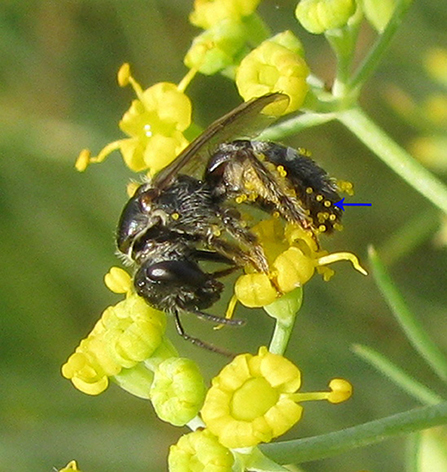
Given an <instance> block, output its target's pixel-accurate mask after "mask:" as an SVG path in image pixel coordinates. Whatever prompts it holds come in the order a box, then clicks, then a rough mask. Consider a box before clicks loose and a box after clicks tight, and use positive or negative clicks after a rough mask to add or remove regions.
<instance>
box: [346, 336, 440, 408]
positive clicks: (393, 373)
mask: <svg viewBox="0 0 447 472" xmlns="http://www.w3.org/2000/svg"><path fill="white" fill-rule="evenodd" d="M352 350H353V351H354V353H355V354H357V355H358V356H359V357H361V358H362V359H363V360H365V361H366V362H368V364H370V365H371V366H373V367H374V368H375V369H376V370H378V371H379V372H381V373H382V374H384V375H385V376H386V377H388V378H389V379H390V380H391V381H392V382H394V383H395V384H396V385H397V386H398V387H400V388H401V389H402V390H404V391H405V392H407V393H408V394H410V395H411V396H412V397H413V398H415V399H416V400H418V401H420V402H421V403H423V404H425V405H436V404H437V403H441V402H442V401H443V398H442V397H440V396H439V395H437V394H436V393H434V392H433V391H432V390H430V389H429V388H427V387H426V386H425V385H424V384H422V383H421V382H418V381H417V380H415V379H414V378H413V377H411V376H410V375H408V374H407V373H406V372H405V371H404V370H403V369H401V368H400V367H398V366H397V365H395V364H393V363H392V362H391V361H390V360H388V359H387V358H386V357H385V356H383V355H382V354H379V353H378V352H377V351H375V350H374V349H371V348H369V347H367V346H362V345H359V344H356V345H354V346H353V349H352Z"/></svg>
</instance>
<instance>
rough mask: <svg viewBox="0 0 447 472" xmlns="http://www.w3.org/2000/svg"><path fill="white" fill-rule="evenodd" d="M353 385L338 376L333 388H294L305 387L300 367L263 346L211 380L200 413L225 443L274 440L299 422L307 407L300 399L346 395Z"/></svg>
mask: <svg viewBox="0 0 447 472" xmlns="http://www.w3.org/2000/svg"><path fill="white" fill-rule="evenodd" d="M349 385H350V384H349V383H348V382H346V381H345V380H342V379H338V381H337V382H333V383H332V384H331V385H330V388H331V389H332V391H331V392H316V393H296V392H297V390H298V389H299V388H300V386H301V373H300V371H299V369H298V368H297V367H296V366H295V365H293V364H292V363H291V362H290V361H289V360H287V359H286V358H284V357H283V356H280V355H278V354H272V353H270V352H269V351H268V350H267V348H266V347H261V348H260V349H259V353H258V355H256V356H253V355H250V354H242V355H239V356H237V357H236V358H235V359H234V360H233V361H232V362H231V363H230V364H228V365H227V366H226V367H224V368H223V370H222V371H221V372H220V374H219V375H218V376H217V377H215V378H214V379H213V381H212V386H211V388H210V390H209V391H208V393H207V395H206V398H205V403H204V405H203V408H202V411H201V415H202V419H203V421H204V422H205V424H206V426H207V428H208V429H209V430H210V431H211V433H213V434H215V435H216V436H217V437H218V439H219V442H220V443H221V444H223V445H224V446H225V447H228V448H241V447H251V446H255V445H257V444H259V443H260V442H270V441H271V440H272V439H273V438H275V437H278V436H280V435H281V434H284V433H285V432H286V431H288V430H289V429H290V428H291V427H292V426H293V425H294V424H295V423H297V422H298V421H299V420H300V418H301V416H302V412H303V407H302V406H301V405H299V402H301V401H307V400H320V399H325V400H328V401H331V402H333V403H335V401H333V400H334V399H335V400H336V402H339V401H344V400H347V399H348V398H349V396H350V391H349V388H348V386H349ZM334 390H335V391H336V393H334ZM343 392H344V393H343ZM334 395H335V396H334Z"/></svg>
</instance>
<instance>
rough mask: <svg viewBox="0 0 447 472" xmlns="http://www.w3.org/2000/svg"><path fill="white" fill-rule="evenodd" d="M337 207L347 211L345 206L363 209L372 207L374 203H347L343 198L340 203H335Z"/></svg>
mask: <svg viewBox="0 0 447 472" xmlns="http://www.w3.org/2000/svg"><path fill="white" fill-rule="evenodd" d="M334 206H335V207H338V208H341V209H342V210H343V211H345V206H362V207H370V206H372V203H345V199H344V198H342V199H341V200H340V201H339V202H337V203H334Z"/></svg>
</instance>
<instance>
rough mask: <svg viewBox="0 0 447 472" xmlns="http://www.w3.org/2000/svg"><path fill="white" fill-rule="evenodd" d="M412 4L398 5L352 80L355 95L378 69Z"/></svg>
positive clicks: (402, 3) (403, 1)
mask: <svg viewBox="0 0 447 472" xmlns="http://www.w3.org/2000/svg"><path fill="white" fill-rule="evenodd" d="M411 3H412V2H411V1H409V0H400V2H399V3H398V4H397V5H396V9H395V10H394V14H393V16H392V17H391V19H390V21H389V22H388V24H387V26H386V28H385V30H384V31H383V32H382V33H381V34H380V36H379V37H378V39H377V41H376V43H375V44H374V46H373V47H372V48H371V50H370V52H369V54H368V55H367V56H366V57H365V59H364V60H363V62H362V63H361V64H360V66H359V68H358V69H357V71H356V73H355V74H354V76H353V77H352V79H351V80H350V82H349V84H348V87H349V89H350V90H353V91H354V92H355V93H356V92H358V91H359V90H360V88H361V87H362V85H363V84H364V83H365V82H366V81H367V80H368V78H369V77H370V76H371V74H372V73H373V72H374V71H375V70H376V69H377V66H378V64H379V62H380V61H381V59H382V57H383V55H384V53H385V52H386V50H387V49H388V46H389V44H390V42H391V40H392V38H393V37H394V35H395V33H396V31H397V30H398V28H399V26H400V24H401V23H402V20H403V18H404V16H405V13H406V12H407V10H408V8H409V7H410V5H411Z"/></svg>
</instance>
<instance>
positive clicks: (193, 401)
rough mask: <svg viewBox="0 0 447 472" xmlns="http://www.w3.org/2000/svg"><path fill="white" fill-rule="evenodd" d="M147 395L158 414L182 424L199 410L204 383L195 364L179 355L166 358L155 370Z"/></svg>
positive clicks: (163, 418) (174, 422)
mask: <svg viewBox="0 0 447 472" xmlns="http://www.w3.org/2000/svg"><path fill="white" fill-rule="evenodd" d="M150 398H151V401H152V404H153V405H154V408H155V411H156V413H157V416H158V417H159V418H161V419H162V420H163V421H167V422H169V423H171V424H173V425H175V426H183V425H185V424H186V423H188V422H189V421H191V420H192V419H193V418H194V417H195V416H196V415H197V413H198V412H199V410H200V408H201V406H202V404H203V399H204V398H205V383H204V380H203V377H202V374H201V373H200V370H199V367H198V366H197V364H196V363H195V362H194V361H192V360H190V359H185V358H180V357H173V358H170V359H166V360H165V361H163V362H162V363H161V364H160V365H159V366H158V369H156V370H155V375H154V381H153V383H152V386H151V391H150Z"/></svg>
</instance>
